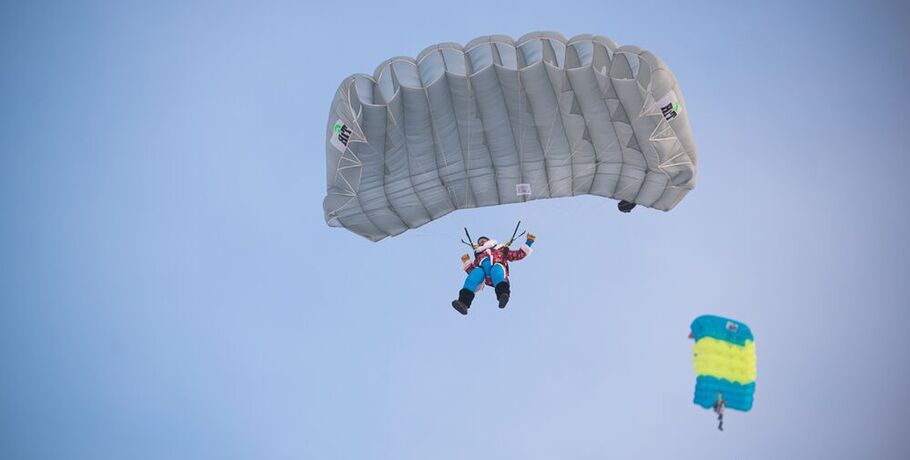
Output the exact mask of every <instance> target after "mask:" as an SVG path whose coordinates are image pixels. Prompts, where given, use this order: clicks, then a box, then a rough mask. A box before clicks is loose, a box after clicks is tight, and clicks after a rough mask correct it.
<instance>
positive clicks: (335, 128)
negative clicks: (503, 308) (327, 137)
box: [333, 121, 344, 133]
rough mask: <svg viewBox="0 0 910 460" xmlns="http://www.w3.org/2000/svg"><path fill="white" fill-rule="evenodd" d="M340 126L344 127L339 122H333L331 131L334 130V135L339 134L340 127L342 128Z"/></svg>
mask: <svg viewBox="0 0 910 460" xmlns="http://www.w3.org/2000/svg"><path fill="white" fill-rule="evenodd" d="M342 126H344V125H343V124H341V122H340V121H338V122H335V127H334V128H333V129H334V130H335V132H336V133H340V132H341V127H342Z"/></svg>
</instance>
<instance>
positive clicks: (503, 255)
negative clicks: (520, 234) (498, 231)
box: [462, 240, 534, 286]
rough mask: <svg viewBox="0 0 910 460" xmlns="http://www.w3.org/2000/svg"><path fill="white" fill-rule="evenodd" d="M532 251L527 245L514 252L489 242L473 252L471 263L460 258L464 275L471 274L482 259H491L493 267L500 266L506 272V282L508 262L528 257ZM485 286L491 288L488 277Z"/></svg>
mask: <svg viewBox="0 0 910 460" xmlns="http://www.w3.org/2000/svg"><path fill="white" fill-rule="evenodd" d="M533 251H534V250H533V249H531V247H530V246H528V245H527V243H525V244H522V245H521V247H520V248H518V249H515V250H510V249H508V248H506V247H505V246H503V245H501V244H499V243H497V242H496V241H493V240H490V241H488V242H487V243H486V244H484V245H483V246H481V247H479V248H477V249H476V250H475V252H474V261H473V262H471V261H470V259H469V258H468V259H467V260H465V257H462V260H463V261H464V271H465V273H471V271H472V270H474V269H475V268H477V267H480V265H481V264H482V263H483V261H484V259H486V258H488V257H492V260H491V261H490V262H492V264H493V265H495V264H501V265H502V268H504V269H505V271H506V281H508V280H509V262H512V261H515V260H521V259H524V258H525V257H527V256H529V255H530V254H531V252H533ZM484 282H485V283H486V285H487V286H493V280H492V279H490V277H489V276H488V277H486V279H485V280H484Z"/></svg>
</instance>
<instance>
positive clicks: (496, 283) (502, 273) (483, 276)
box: [452, 229, 536, 315]
mask: <svg viewBox="0 0 910 460" xmlns="http://www.w3.org/2000/svg"><path fill="white" fill-rule="evenodd" d="M516 230H517V229H516ZM535 239H536V237H535V236H534V234H532V233H528V236H527V239H526V240H525V242H524V244H522V245H521V247H520V248H519V249H517V250H514V251H513V250H511V249H509V245H508V244H500V243H499V242H497V241H496V240H491V239H490V238H487V237H485V236H481V237H480V238H477V244H476V245H473V247H474V260H471V257H470V256H468V255H467V254H464V255H462V256H461V262H462V264H463V268H464V271H465V272H466V273H467V274H468V277H467V278H466V279H465V281H464V286H463V287H462V288H461V290H460V291H458V299H457V300H453V301H452V307H453V308H455V310H458V313H461V314H462V315H467V314H468V308H470V307H471V302H472V301H473V300H474V293H475V292H477V291H479V290H480V289H481V288H482V287H483V285H484V284H486V285H488V286H492V287H493V289H494V290H495V292H496V299H497V300H498V301H499V308H505V307H506V304H507V303H508V302H509V295H510V294H511V290H510V284H509V262H512V261H516V260H521V259H524V258H525V257H527V256H528V255H530V254H531V252H532V251H533V250H532V249H531V246H532V245H533V244H534V240H535Z"/></svg>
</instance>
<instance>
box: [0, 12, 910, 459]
mask: <svg viewBox="0 0 910 460" xmlns="http://www.w3.org/2000/svg"><path fill="white" fill-rule="evenodd" d="M796 3H797V2H780V3H776V2H767V1H761V2H756V3H753V4H751V5H740V4H739V2H721V1H718V2H713V3H698V4H693V2H683V1H667V2H658V1H646V2H624V3H620V2H607V1H589V2H583V1H572V0H564V1H559V2H539V1H524V2H505V3H502V2H497V1H493V0H487V1H478V2H474V1H457V2H420V3H418V2H396V1H388V2H364V3H357V2H354V1H346V2H322V3H319V4H315V5H307V4H305V3H303V2H281V3H271V2H264V1H256V2H203V1H200V2H165V1H156V2H144V4H141V3H135V4H133V3H131V2H90V3H83V2H75V1H73V2H58V3H56V4H53V3H45V2H39V1H29V2H3V3H2V4H0V458H4V459H61V458H66V459H82V458H85V459H107V458H110V459H145V458H149V459H184V458H186V459H200V458H213V459H216V458H217V459H234V458H237V459H251V458H255V459H320V460H321V459H396V460H397V459H420V460H425V459H434V460H446V459H487V458H497V459H522V460H533V459H573V460H574V459H603V458H699V459H707V458H741V459H752V458H754V459H768V458H775V459H789V458H794V459H796V458H799V459H809V458H826V459H839V458H845V459H855V458H885V459H888V458H894V459H897V458H910V436H907V434H908V430H907V414H908V412H910V395H908V391H907V390H908V388H910V359H908V351H907V350H908V348H907V346H908V345H907V344H908V341H907V332H906V331H907V330H908V327H907V321H908V320H910V302H908V297H910V286H908V284H910V283H908V281H910V276H908V274H910V263H908V256H910V248H908V244H907V240H906V237H907V235H908V234H910V206H908V205H907V198H908V173H910V160H908V155H907V152H908V149H907V142H906V140H907V134H906V133H907V130H908V129H910V124H908V121H910V120H908V118H910V117H908V111H907V107H908V105H910V89H908V85H907V76H908V71H910V52H908V46H910V27H908V26H907V23H908V21H910V8H908V6H907V3H904V2H876V1H870V2H853V3H843V2H820V3H817V4H811V3H801V4H796ZM535 30H555V31H559V32H561V33H563V34H564V35H566V36H572V35H575V34H579V33H597V34H602V35H607V36H609V37H611V38H613V39H615V40H616V41H617V42H619V43H620V44H635V45H639V46H642V47H644V48H647V49H650V50H653V51H654V52H655V53H657V54H658V55H660V56H661V57H662V58H663V59H664V60H665V61H666V62H667V63H668V64H669V66H670V67H671V69H673V71H674V72H675V73H676V76H677V78H678V79H679V82H680V85H681V87H682V89H683V92H684V94H685V97H686V102H687V103H688V107H687V110H688V111H689V115H690V119H691V121H692V126H693V131H694V134H695V139H696V141H697V143H698V147H699V152H698V153H699V178H698V186H697V188H696V189H695V190H694V191H693V192H692V193H690V194H689V195H688V197H687V198H686V199H685V200H684V201H683V202H682V203H681V204H680V205H679V206H678V207H677V208H676V209H674V210H673V211H672V212H670V213H662V212H658V211H651V210H648V209H641V210H639V209H636V211H635V212H633V213H632V214H631V215H621V214H619V213H618V212H617V211H616V209H615V202H613V201H610V200H603V199H598V198H595V197H579V198H573V199H559V200H549V201H539V202H533V203H528V204H526V205H519V206H505V207H499V208H486V209H479V210H470V211H462V212H457V213H454V214H450V215H449V216H447V217H445V218H443V219H441V220H439V221H436V222H434V223H432V224H430V225H427V226H425V227H423V228H420V229H418V230H413V231H410V232H408V233H405V234H404V235H402V236H400V237H396V238H392V239H388V240H385V241H382V242H380V243H371V242H369V241H367V240H365V239H363V238H360V237H358V236H356V235H354V234H352V233H350V232H348V231H345V230H342V229H335V228H329V227H327V226H326V225H325V223H324V221H323V214H322V205H321V203H322V199H323V197H324V195H325V147H324V145H325V139H324V137H323V136H324V129H325V123H326V116H327V110H328V107H329V103H330V102H331V99H332V97H333V95H334V92H335V89H336V87H337V85H338V83H340V82H341V80H342V79H343V78H344V77H346V76H347V75H349V74H352V73H358V72H364V73H372V71H373V69H374V68H375V67H376V65H377V64H379V63H380V62H381V61H382V60H384V59H386V58H388V57H391V56H396V55H410V56H414V55H416V54H417V53H418V52H419V51H420V50H422V49H423V48H424V47H426V46H428V45H431V44H434V43H438V42H445V41H455V42H461V43H466V42H467V41H469V40H470V39H472V38H474V37H477V36H479V35H485V34H493V33H498V34H508V35H511V36H513V37H518V36H520V35H523V34H524V33H526V32H530V31H535ZM518 219H522V220H523V221H524V222H525V223H526V225H527V227H528V229H530V230H532V231H534V232H535V233H536V234H537V235H538V241H537V244H536V245H535V249H537V251H536V252H535V253H534V254H533V256H531V257H530V258H528V259H526V260H524V261H521V262H517V263H515V265H514V266H513V273H512V275H513V296H512V301H511V303H510V304H509V307H508V308H507V309H506V310H502V311H500V310H498V309H497V308H496V307H495V302H494V299H493V295H492V292H491V291H490V290H487V291H485V292H483V294H482V295H479V296H478V299H477V300H476V301H475V307H474V308H472V310H471V314H470V315H469V316H467V317H462V316H461V315H458V314H457V313H456V312H455V311H454V310H452V308H451V307H450V306H449V302H450V301H451V300H452V299H453V298H454V297H455V295H456V293H457V290H458V288H459V287H460V285H461V283H462V276H463V274H462V272H460V271H459V260H458V257H459V255H460V254H461V253H462V252H463V249H464V247H463V246H462V245H461V244H460V243H459V241H458V240H459V238H460V237H461V228H462V227H463V226H465V225H467V226H469V227H470V228H471V229H472V230H473V231H474V232H475V233H476V234H480V233H485V234H489V235H491V236H494V237H498V238H505V237H507V236H508V234H509V233H510V232H511V229H512V227H513V226H514V224H515V221H516V220H518ZM703 313H715V314H720V315H726V316H731V317H734V318H737V319H739V320H742V321H744V322H746V323H747V324H749V325H750V326H751V327H752V329H753V331H754V332H755V335H756V344H757V348H758V358H759V361H758V364H759V369H758V383H757V391H756V396H755V407H754V409H753V411H752V412H750V413H747V414H743V413H737V412H731V413H730V414H729V416H728V420H727V430H726V431H725V432H723V433H719V432H718V431H717V430H716V429H715V421H714V419H713V416H712V415H713V414H711V413H710V412H709V411H705V410H703V409H700V408H698V407H696V406H694V405H693V404H692V402H691V399H692V389H693V386H694V381H695V376H694V373H693V370H692V366H691V357H690V355H691V342H690V341H688V340H687V339H686V335H687V333H688V326H689V322H690V321H691V320H692V319H693V318H694V317H695V316H697V315H699V314H703Z"/></svg>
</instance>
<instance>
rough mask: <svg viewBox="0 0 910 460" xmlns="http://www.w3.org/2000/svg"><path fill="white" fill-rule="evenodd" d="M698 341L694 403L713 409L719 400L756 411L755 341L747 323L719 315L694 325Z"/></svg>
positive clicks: (696, 322)
mask: <svg viewBox="0 0 910 460" xmlns="http://www.w3.org/2000/svg"><path fill="white" fill-rule="evenodd" d="M691 329H692V338H693V339H695V346H694V349H693V363H694V365H695V374H696V376H697V377H696V382H695V400H694V403H695V404H697V405H699V406H701V407H704V408H705V409H711V408H713V407H715V404H717V402H718V401H722V402H723V403H724V405H725V406H726V407H728V408H731V409H736V410H741V411H748V410H750V409H752V398H753V395H754V393H755V373H756V370H755V367H756V366H755V342H754V339H753V338H752V331H750V330H749V327H748V326H746V325H745V324H743V323H741V322H739V321H734V320H732V319H727V318H721V317H719V316H712V315H705V316H699V317H698V318H696V319H695V321H693V322H692V327H691Z"/></svg>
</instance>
